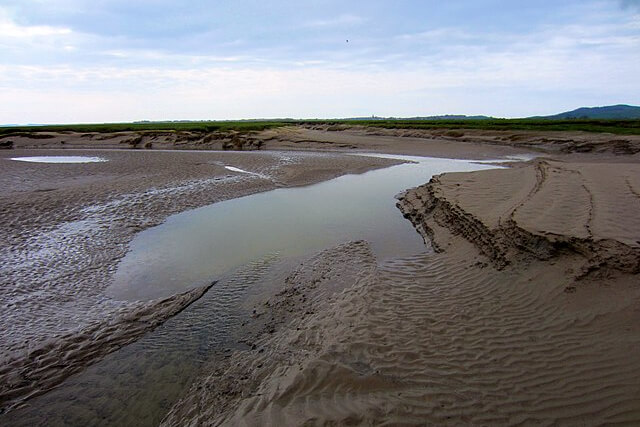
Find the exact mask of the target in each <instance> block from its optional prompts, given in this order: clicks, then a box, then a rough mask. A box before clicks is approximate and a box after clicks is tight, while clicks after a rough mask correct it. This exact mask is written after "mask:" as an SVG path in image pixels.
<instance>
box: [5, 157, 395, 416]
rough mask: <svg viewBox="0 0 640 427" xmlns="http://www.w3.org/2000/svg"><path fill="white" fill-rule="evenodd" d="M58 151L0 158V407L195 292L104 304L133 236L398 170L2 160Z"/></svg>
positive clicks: (190, 161)
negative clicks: (250, 202)
mask: <svg viewBox="0 0 640 427" xmlns="http://www.w3.org/2000/svg"><path fill="white" fill-rule="evenodd" d="M64 154H69V150H65V151H60V150H6V151H2V152H0V156H1V158H0V162H2V173H1V174H0V188H2V190H1V192H0V199H1V203H2V207H3V208H2V212H1V213H0V221H1V222H2V224H3V226H2V229H1V232H0V242H2V245H1V246H0V256H1V257H2V260H3V262H2V269H1V273H2V274H1V276H0V277H1V284H0V303H1V304H2V305H3V314H2V317H1V319H0V321H1V325H0V327H2V331H3V334H2V340H1V343H0V344H1V345H0V360H1V363H0V366H1V368H0V384H2V385H1V386H0V402H1V403H2V405H1V406H2V407H3V408H5V409H6V408H8V407H11V406H12V405H14V404H16V403H19V402H20V401H21V400H22V399H24V398H27V397H30V396H33V395H34V394H38V393H41V392H43V391H46V390H48V389H50V388H51V387H52V386H54V385H55V384H57V383H59V382H60V381H61V380H63V379H64V378H66V377H67V376H68V375H70V374H72V373H74V372H77V371H78V370H79V369H81V368H82V367H84V366H86V365H88V364H90V363H93V362H95V360H98V359H100V358H101V357H102V356H104V354H106V353H108V352H110V351H112V350H114V349H117V348H118V347H120V346H122V345H124V344H126V343H128V342H131V341H132V340H134V339H135V338H137V337H139V336H140V335H141V334H143V333H144V332H146V331H148V330H149V329H152V328H153V327H154V326H155V325H157V324H159V323H161V322H162V321H163V320H164V319H166V318H168V317H170V316H171V315H173V314H174V313H175V312H177V311H180V310H181V309H182V308H184V307H185V306H187V305H188V304H190V303H191V302H192V301H193V300H194V299H195V298H197V296H198V295H201V292H200V293H199V292H198V291H197V290H195V291H193V292H187V293H186V294H182V295H175V296H173V297H169V298H168V299H161V300H154V301H140V302H136V301H134V302H131V301H117V300H114V299H113V298H111V297H109V296H108V295H107V294H106V292H105V291H106V288H107V287H108V285H109V283H110V279H111V277H112V276H113V273H114V272H115V270H116V267H117V264H118V261H119V260H120V259H121V258H122V257H123V256H124V254H125V253H126V251H127V249H128V243H129V242H130V240H131V239H132V238H133V236H134V235H135V234H136V233H137V232H139V231H141V230H143V229H145V228H148V227H151V226H154V225H157V224H159V223H161V222H162V221H163V220H164V219H165V218H166V217H167V216H168V215H171V214H173V213H177V212H181V211H184V210H187V209H191V208H195V207H199V206H203V205H207V204H210V203H214V202H216V201H221V200H226V199H230V198H234V197H240V196H244V195H248V194H252V193H256V192H260V191H266V190H270V189H274V188H277V187H284V186H298V185H305V184H309V183H312V182H317V181H321V180H325V179H329V178H332V177H335V176H338V175H341V174H344V173H360V172H364V171H366V170H370V169H372V168H377V167H382V166H387V165H391V164H396V163H397V161H393V160H389V159H376V158H364V157H354V156H342V155H338V154H320V155H317V154H313V153H286V152H278V153H219V152H218V153H206V152H198V153H193V152H160V151H154V152H149V151H130V150H128V151H95V150H92V151H80V150H73V154H74V155H82V154H84V155H91V156H95V155H99V156H100V157H103V158H105V159H107V160H108V161H107V162H100V163H85V164H45V163H26V162H18V161H12V160H9V158H10V157H19V156H32V155H33V156H37V155H64ZM225 166H231V167H235V168H239V169H242V170H243V171H247V172H252V173H245V172H238V171H235V170H229V169H227V168H225ZM212 279H214V278H212Z"/></svg>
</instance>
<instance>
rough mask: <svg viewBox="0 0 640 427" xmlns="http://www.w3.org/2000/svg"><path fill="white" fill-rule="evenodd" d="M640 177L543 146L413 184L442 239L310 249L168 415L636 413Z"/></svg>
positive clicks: (539, 420)
mask: <svg viewBox="0 0 640 427" xmlns="http://www.w3.org/2000/svg"><path fill="white" fill-rule="evenodd" d="M638 176H640V166H639V165H638V164H637V163H627V164H606V163H573V162H572V163H566V162H558V161H550V160H549V161H545V160H537V161H534V162H532V163H530V164H528V165H521V167H515V168H511V169H505V170H493V171H482V172H471V173H453V174H445V175H443V176H440V177H436V178H435V179H433V180H432V182H431V183H429V184H427V185H425V186H422V187H419V188H417V189H413V190H409V191H408V192H407V193H405V194H403V195H401V196H400V200H399V208H400V209H401V210H402V211H403V212H404V213H405V215H406V216H407V217H408V218H409V219H410V220H411V221H412V222H413V223H414V224H415V226H416V228H417V229H418V230H419V231H420V232H421V233H422V234H423V235H424V237H425V238H426V239H427V240H428V241H430V240H431V239H433V242H434V247H435V250H434V251H433V252H430V253H425V254H421V255H418V256H413V257H407V258H399V259H395V260H391V261H387V262H383V263H380V262H377V261H376V260H375V257H373V255H372V253H371V251H370V250H369V248H368V245H367V244H366V242H353V243H349V244H345V245H343V246H340V247H336V248H333V249H330V250H327V251H325V252H323V253H321V254H318V255H317V256H316V257H314V258H311V259H309V260H308V261H307V262H306V263H303V265H301V266H300V267H299V269H298V270H297V271H295V272H294V273H292V275H291V276H290V277H289V278H288V279H287V280H285V281H284V289H283V290H282V291H281V292H280V293H279V294H277V295H275V296H273V297H271V298H270V299H267V300H265V301H264V302H263V303H262V304H258V305H256V311H255V314H254V319H253V324H254V325H258V326H260V327H261V328H262V329H260V327H258V330H259V332H258V333H257V335H256V337H255V338H254V348H253V350H250V351H244V352H238V353H236V354H235V355H234V357H233V358H232V359H231V360H229V361H228V362H227V363H222V364H218V365H216V368H215V370H212V371H213V373H212V374H211V375H210V376H209V377H207V378H205V379H203V380H201V382H198V383H196V385H195V386H194V388H193V389H192V392H191V393H190V394H189V395H187V396H186V397H185V398H184V399H183V400H182V402H181V403H179V404H178V405H176V406H175V407H174V409H173V410H172V412H171V413H170V414H169V416H168V417H167V419H166V420H165V425H181V424H184V423H185V422H193V423H194V425H283V424H288V425H302V424H305V423H310V424H313V425H316V424H322V425H324V424H331V425H334V424H338V425H346V424H349V425H354V424H356V425H360V424H364V425H371V424H392V425H393V424H403V425H404V424H413V425H416V424H418V425H424V424H433V425H460V424H465V425H466V424H471V425H513V424H536V425H537V424H544V425H550V424H561V425H601V424H608V423H621V424H628V425H632V424H635V423H637V422H638V420H640V404H639V403H638V402H640V363H639V362H638V361H639V360H640V357H639V356H640V328H639V327H638V325H640V314H639V313H640V311H639V310H638V307H640V305H639V304H640V286H639V282H638V276H637V273H638V272H639V265H640V264H639V262H640V253H639V248H640V235H639V234H638V233H639V231H640V227H639V224H638V223H637V221H638V217H637V215H635V212H638V207H639V206H638V203H640V198H639V193H638V191H637V189H638V185H639V184H640V183H639V182H637V179H638ZM345 257H346V259H347V260H345ZM343 264H345V265H343ZM265 318H266V319H268V320H267V321H266V322H265V320H264V319H265ZM202 390H206V391H205V392H203V391H202Z"/></svg>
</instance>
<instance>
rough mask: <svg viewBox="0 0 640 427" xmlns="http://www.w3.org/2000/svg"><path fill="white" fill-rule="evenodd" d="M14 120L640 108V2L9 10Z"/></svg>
mask: <svg viewBox="0 0 640 427" xmlns="http://www.w3.org/2000/svg"><path fill="white" fill-rule="evenodd" d="M0 58H2V59H1V60H0V123H3V124H9V123H11V124H26V123H102V122H129V121H137V120H223V119H245V118H284V117H291V118H337V117H362V116H371V115H376V116H384V117H388V116H393V117H414V116H429V115H439V114H467V115H475V114H484V115H491V116H495V117H526V116H532V115H546V114H554V113H558V112H561V111H566V110H571V109H574V108H577V107H581V106H598V105H610V104H619V103H623V104H633V105H638V104H640V0H579V1H578V0H563V1H558V0H553V1H549V0H540V1H512V0H509V1H504V0H458V1H456V0H451V1H448V2H443V1H431V0H422V1H419V0H395V1H393V2H391V1H378V0H368V1H366V2H365V1H348V0H340V1H334V0H307V1H305V0H302V1H254V0H234V1H206V0H192V1H189V2H177V1H175V0H0Z"/></svg>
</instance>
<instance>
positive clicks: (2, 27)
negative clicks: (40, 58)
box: [0, 15, 72, 39]
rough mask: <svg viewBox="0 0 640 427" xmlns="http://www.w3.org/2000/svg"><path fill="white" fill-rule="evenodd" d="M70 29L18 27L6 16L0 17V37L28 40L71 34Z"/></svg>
mask: <svg viewBox="0 0 640 427" xmlns="http://www.w3.org/2000/svg"><path fill="white" fill-rule="evenodd" d="M71 33H72V31H71V29H70V28H66V27H53V26H49V25H18V24H16V23H15V22H13V21H12V20H10V19H9V18H8V17H7V16H2V15H0V37H10V38H17V39H30V38H34V37H49V36H59V35H66V34H71Z"/></svg>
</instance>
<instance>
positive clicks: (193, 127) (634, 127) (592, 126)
mask: <svg viewBox="0 0 640 427" xmlns="http://www.w3.org/2000/svg"><path fill="white" fill-rule="evenodd" d="M292 124H306V125H346V126H356V125H357V126H370V127H381V128H390V129H480V130H492V131H515V130H528V131H585V132H609V133H614V134H623V135H640V120H595V119H565V120H551V119H486V120H405V119H398V120H391V119H389V120H274V121H249V120H247V121H220V122H218V121H212V122H137V123H103V124H75V125H74V124H72V125H45V126H13V127H0V135H8V134H16V133H34V132H87V133H88V132H100V133H110V132H125V131H134V132H141V131H167V132H178V131H189V132H203V133H206V132H214V131H220V132H225V131H238V132H250V131H261V130H265V129H270V128H274V127H280V126H287V125H292Z"/></svg>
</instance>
